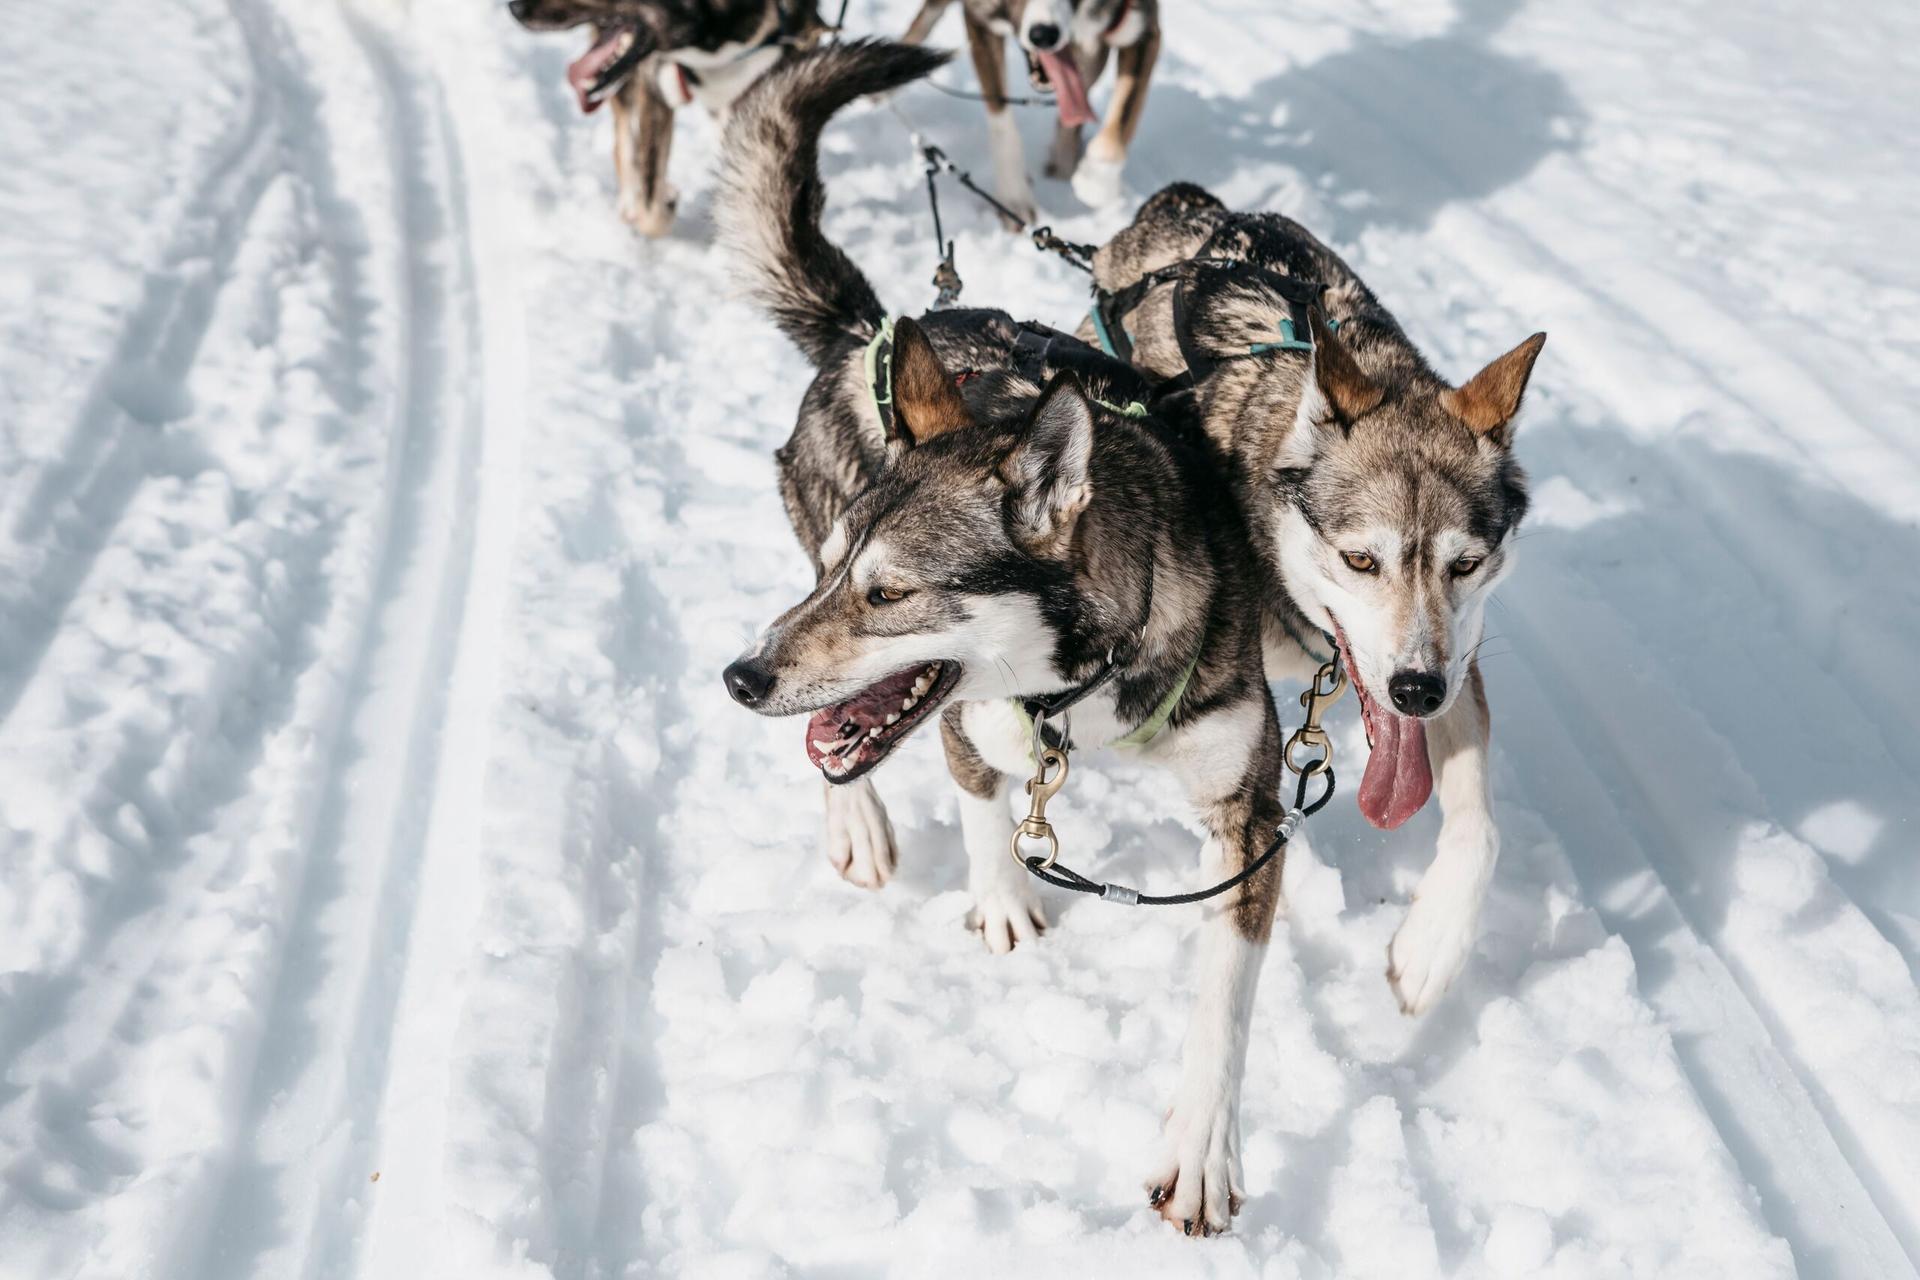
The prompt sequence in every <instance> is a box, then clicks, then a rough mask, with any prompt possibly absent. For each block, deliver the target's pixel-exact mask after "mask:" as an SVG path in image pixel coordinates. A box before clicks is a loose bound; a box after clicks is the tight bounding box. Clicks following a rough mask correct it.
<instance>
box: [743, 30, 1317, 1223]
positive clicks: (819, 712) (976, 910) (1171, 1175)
mask: <svg viewBox="0 0 1920 1280" xmlns="http://www.w3.org/2000/svg"><path fill="white" fill-rule="evenodd" d="M944 56H945V55H940V54H934V53H930V52H926V51H923V50H920V49H916V48H910V47H905V46H900V45H889V44H849V45H845V46H842V47H838V48H833V49H827V50H821V51H818V52H815V53H812V54H809V55H804V56H802V57H800V58H798V59H796V60H795V61H793V62H792V63H790V64H789V65H787V66H784V67H781V68H779V69H776V70H775V71H773V72H772V73H771V74H770V75H769V76H768V77H767V79H766V80H765V81H763V82H762V83H761V84H760V85H757V86H756V87H755V88H754V89H752V90H750V91H749V92H748V93H747V95H746V96H745V97H743V98H742V99H741V101H740V103H739V105H738V107H737V109H736V114H735V116H734V119H733V122H732V124H731V126H730V129H729V138H728V143H727V146H726V148H725V156H726V160H725V170H724V175H723V182H722V195H721V200H720V221H721V226H722V231H723V235H724V236H725V237H726V240H727V241H728V243H729V244H730V246H731V247H732V248H733V249H734V250H735V251H736V252H737V253H738V254H739V256H740V259H741V261H742V262H743V264H744V266H745V268H746V270H747V272H748V275H749V279H750V283H751V286H752V288H753V289H754V291H755V292H756V294H757V295H758V296H759V298H760V299H761V300H762V301H763V302H764V303H765V305H766V306H767V307H768V309H769V310H770V311H771V312H772V314H773V316H774V318H775V320H776V321H777V322H778V323H779V325H780V327H781V328H782V329H783V330H784V331H785V332H786V333H787V335H788V336H789V337H791V338H792V339H793V341H794V342H795V343H796V344H798V345H799V347H800V348H801V349H802V350H803V351H805V352H806V354H807V355H808V356H809V357H810V358H811V359H812V361H813V363H814V364H815V365H816V366H817V367H818V369H819V373H818V374H817V375H816V377H815V378H814V380H813V382H812V383H811V385H810V386H808V388H807V389H806V392H805V394H804V396H803V397H802V399H801V408H800V414H799V420H798V423H797V425H796V426H795V428H794V432H793V436H792V439H791V440H789V441H788V443H787V444H786V445H785V446H784V447H783V448H782V449H780V450H779V452H778V455H777V457H778V462H779V471H780V485H781V491H782V494H783V496H784V498H785V500H786V505H787V510H788V514H789V516H790V517H791V519H792V522H793V527H794V531H795V532H796V533H797V534H798V535H799V538H800V541H801V543H802V545H803V546H804V547H805V548H806V551H807V554H808V555H809V556H810V557H811V559H812V561H813V565H814V569H815V572H816V574H817V583H816V585H815V587H814V589H813V591H812V592H811V593H810V594H809V595H808V596H807V597H806V598H805V599H804V600H802V601H800V602H799V603H798V604H796V605H794V606H793V608H791V609H789V610H787V611H786V612H785V613H784V614H782V615H781V616H780V617H779V618H777V619H776V620H774V622H773V623H772V624H771V625H770V626H768V627H767V628H766V630H765V631H764V632H763V633H762V634H761V635H760V637H759V638H758V640H757V641H756V642H755V643H754V645H753V646H752V647H751V648H750V649H748V650H747V652H746V653H744V654H743V655H742V656H741V657H740V658H739V660H738V661H736V662H734V663H733V664H732V665H730V666H729V667H728V668H727V670H726V676H725V678H726V683H727V687H728V690H729V692H730V693H731V694H732V696H733V697H734V698H735V699H736V700H738V701H739V702H740V703H742V704H743V705H745V706H747V707H750V708H751V709H753V710H754V711H757V712H759V713H761V714H763V715H770V716H806V717H807V724H806V731H805V747H806V752H807V757H808V759H809V760H810V761H811V762H812V764H813V765H814V766H815V767H816V768H818V769H819V770H820V771H821V773H822V774H823V775H824V776H825V779H826V786H825V795H826V808H827V823H826V828H827V852H828V856H829V857H830V859H831V860H832V862H833V864H834V865H835V866H836V867H837V868H839V869H840V871H841V873H842V874H843V875H845V876H846V877H847V878H849V879H851V880H853V881H855V882H856V883H859V884H863V885H867V886H871V887H878V886H879V885H881V884H882V883H884V882H885V881H886V879H887V877H888V875H889V873H890V872H891V870H892V868H893V866H894V861H895V851H894V842H893V836H892V833H891V830H890V828H889V825H888V822H887V817H886V811H885V810H884V809H883V808H882V806H881V802H880V798H879V796H878V795H877V794H876V793H875V791H874V788H873V785H872V782H871V780H870V777H869V775H870V773H871V771H872V770H873V769H874V768H875V767H877V766H878V765H879V764H880V763H881V762H882V761H884V760H885V759H886V758H887V757H888V756H889V755H890V754H891V753H892V752H893V751H894V750H895V749H896V748H897V747H898V746H899V745H900V744H901V742H903V741H905V740H906V738H907V737H908V736H909V735H910V734H912V733H913V732H914V731H915V730H917V729H919V728H920V727H922V726H923V725H926V724H928V723H930V722H931V721H933V720H935V719H938V720H939V723H940V728H941V737H942V740H943V743H944V746H945V749H946V757H947V763H948V766H949V769H950V771H951V773H952V775H953V778H954V781H955V782H956V783H957V784H958V786H959V790H960V810H961V826H962V833H963V839H964V843H965V846H966V851H967V857H968V876H967V881H968V888H969V890H970V891H971V893H972V897H973V921H974V923H975V924H976V926H977V927H978V928H979V929H980V930H981V931H982V932H983V934H984V935H985V939H986V943H987V946H988V947H989V948H990V949H991V950H993V951H996V952H999V951H1007V950H1009V949H1011V948H1013V947H1014V946H1016V945H1018V944H1024V943H1028V942H1030V941H1032V940H1033V939H1034V938H1035V937H1037V935H1038V934H1039V933H1040V931H1041V930H1042V928H1043V927H1044V923H1045V917H1044V916H1043V914H1042V910H1041V905H1040V902H1039V899H1038V898H1037V897H1036V896H1035V894H1034V891H1033V887H1032V881H1031V878H1030V877H1029V875H1028V873H1027V872H1026V870H1025V869H1024V868H1023V867H1022V866H1021V865H1020V864H1018V863H1017V862H1015V861H1014V859H1013V858H1012V856H1011V855H1010V852H1009V843H1010V840H1011V837H1012V834H1013V830H1014V824H1013V820H1012V817H1011V815H1010V813H1009V811H1008V799H1009V791H1010V790H1011V784H1012V782H1013V780H1014V779H1016V778H1019V777H1023V776H1026V775H1028V774H1030V773H1031V772H1032V768H1033V765H1032V756H1031V755H1030V751H1031V749H1032V737H1031V731H1030V729H1029V727H1028V726H1027V725H1026V724H1024V723H1023V721H1022V712H1021V710H1020V704H1019V701H1018V700H1019V699H1021V698H1024V697H1044V696H1047V695H1053V694H1057V693H1060V692H1061V691H1066V690H1073V689H1076V688H1082V687H1084V686H1086V685H1088V684H1090V683H1091V682H1092V681H1093V679H1094V677H1095V676H1096V674H1098V673H1101V672H1103V671H1106V672H1109V673H1110V678H1108V679H1106V680H1105V681H1104V682H1103V683H1101V684H1099V686H1098V688H1097V690H1096V691H1095V692H1093V693H1091V694H1089V695H1088V696H1086V697H1085V698H1084V699H1083V700H1081V701H1080V702H1078V703H1077V705H1075V707H1074V708H1073V710H1072V711H1071V713H1070V716H1069V719H1068V721H1067V731H1068V734H1069V736H1070V739H1071V742H1072V743H1073V744H1074V745H1077V746H1079V747H1081V748H1085V749H1091V748H1093V747H1097V746H1100V745H1103V744H1106V743H1110V742H1114V741H1117V740H1121V739H1126V738H1133V739H1134V740H1135V741H1134V744H1133V745H1132V746H1131V747H1130V749H1133V750H1137V751H1139V752H1140V753H1141V756H1142V757H1143V758H1145V759H1148V760H1151V761H1154V762H1155V763H1158V764H1160V765H1163V766H1164V767H1166V768H1168V769H1171V770H1172V771H1173V772H1174V774H1175V775H1176V776H1177V777H1178V778H1179V779H1180V780H1181V781H1182V783H1183V784H1184V785H1185V787H1186V790H1187V794H1188V796H1189V797H1190V799H1191V801H1192V804H1193V806H1194V808H1195V809H1196V811H1197V812H1198V815H1199V817H1200V818H1201V820H1202V821H1203V822H1204V824H1205V826H1206V828H1207V830H1208V833H1209V835H1208V839H1207V840H1206V842H1205V846H1204V848H1203V850H1202V854H1201V859H1200V861H1201V864H1202V868H1203V872H1202V874H1205V875H1207V876H1209V877H1217V878H1224V877H1225V876H1226V875H1228V874H1230V873H1233V872H1236V871H1238V870H1240V869H1242V868H1244V867H1245V866H1247V865H1248V864H1249V862H1251V861H1252V860H1254V859H1257V858H1258V857H1259V856H1260V855H1261V854H1262V853H1263V852H1264V851H1265V849H1266V847H1267V845H1268V843H1269V841H1270V840H1271V839H1272V836H1273V833H1274V831H1275V828H1276V825H1277V824H1278V823H1279V822H1280V820H1281V817H1282V807H1281V805H1280V803H1279V800H1278V798H1277V795H1276V791H1277V787H1278V780H1279V777H1280V770H1281V763H1280V739H1279V728H1278V725H1277V722H1276V719H1275V714H1274V706H1273V701H1272V697H1271V695H1270V694H1269V692H1268V689H1267V684H1266V681H1265V678H1264V675H1263V671H1262V651H1261V634H1260V627H1261V618H1260V612H1259V606H1258V603H1257V600H1256V599H1255V596H1254V594H1253V590H1254V589H1255V588H1256V587H1257V584H1258V581H1259V575H1258V571H1257V566H1256V564H1255V562H1254V558H1253V551H1252V548H1251V547H1250V546H1249V544H1248V541H1247V536H1246V528H1245V525H1244V523H1243V522H1242V521H1241V519H1240V515H1239V511H1238V509H1237V507H1236V506H1235V504H1234V502H1233V500H1232V495H1231V492H1230V489H1229V486H1228V485H1227V482H1226V480H1225V479H1224V477H1223V475H1222V474H1221V472H1220V470H1219V469H1218V462H1217V459H1215V458H1213V457H1212V456H1211V454H1210V453H1209V452H1208V451H1207V450H1206V449H1205V448H1204V442H1203V441H1200V440H1198V438H1197V437H1182V436H1180V435H1178V434H1176V433H1175V432H1173V431H1170V430H1169V429H1168V428H1166V427H1165V426H1163V425H1162V424H1161V423H1159V422H1158V421H1156V420H1154V419H1152V418H1151V417H1147V416H1143V415H1144V412H1145V411H1144V409H1142V408H1140V407H1138V405H1137V404H1136V403H1135V402H1137V401H1138V400H1139V399H1140V398H1141V397H1143V396H1144V395H1145V394H1146V391H1147V386H1146V383H1145V382H1144V380H1142V379H1141V378H1140V377H1139V375H1138V374H1137V373H1136V372H1135V371H1134V370H1132V369H1131V368H1129V367H1128V366H1127V365H1125V364H1124V363H1122V362H1119V361H1115V360H1112V359H1109V358H1106V357H1103V356H1101V355H1100V354H1099V353H1097V352H1095V351H1093V350H1092V349H1091V348H1089V347H1087V346H1085V345H1084V344H1082V343H1079V342H1077V341H1075V340H1074V339H1072V338H1071V337H1068V336H1067V335H1064V334H1058V333H1054V332H1053V331H1051V330H1046V329H1042V328H1039V327H1037V326H1031V325H1020V324H1016V323H1015V322H1014V321H1013V320H1011V319H1010V318H1009V317H1008V316H1007V315H1006V314H1004V313H1002V312H998V311H984V310H975V311H962V310H949V311H940V312H935V313H931V314H929V315H926V316H924V317H922V318H920V319H919V320H917V321H916V320H913V319H904V318H903V319H901V320H898V321H896V322H893V323H892V324H891V325H890V326H889V324H888V321H887V317H886V313H885V311H884V310H883V309H882V307H881V305H880V302H879V300H878V299H877V298H876V297H875V295H874V292H873V289H872V287H871V286H870V285H869V284H868V282H867V280H866V279H865V277H864V276H862V275H861V274H860V272H859V271H858V270H857V269H856V268H855V267H854V266H853V264H852V263H851V262H850V261H848V259H847V257H846V255H845V254H843V253H842V252H841V251H840V249H839V248H838V247H836V246H834V245H832V244H829V243H828V242H827V241H826V240H825V239H823V237H822V235H821V230H820V210H821V205H822V189H821V182H820V177H819V174H818V143H819V136H820V131H821V129H822V128H823V127H824V125H825V124H826V122H827V120H828V118H829V117H830V116H831V115H832V114H833V112H834V111H836V110H837V109H839V108H840V107H842V106H843V105H845V104H846V103H848V102H849V101H851V100H852V99H854V98H855V97H857V96H860V95H862V94H872V93H879V92H883V91H886V90H889V89H892V88H895V87H897V86H899V85H902V84H905V83H907V82H908V81H910V80H912V79H914V78H916V77H919V76H922V75H924V74H926V73H927V72H928V71H930V70H931V69H933V68H934V67H936V66H938V65H939V64H940V63H941V62H942V61H943V60H944ZM889 335H890V336H889ZM870 353H876V354H873V355H871V356H870ZM1143 728H1145V729H1151V730H1154V732H1151V733H1146V732H1142V730H1143ZM796 745H799V744H796ZM1279 870H1280V868H1279V863H1278V860H1275V861H1274V862H1271V863H1268V864H1267V865H1266V866H1264V867H1263V868H1262V869H1261V870H1260V872H1259V873H1258V874H1256V875H1254V876H1253V877H1252V878H1250V879H1249V880H1248V881H1246V882H1245V883H1244V884H1243V885H1241V886H1240V887H1239V888H1237V889H1235V890H1233V891H1232V892H1230V893H1229V894H1228V895H1226V896H1223V897H1221V898H1219V899H1216V901H1217V902H1218V903H1221V904H1223V905H1221V906H1220V907H1219V908H1218V909H1217V910H1213V911H1211V912H1210V913H1209V916H1208V919H1207V923H1206V924H1205V926H1204V929H1205V934H1204V941H1203V944H1202V946H1201V948H1200V958H1199V965H1198V972H1197V973H1196V974H1195V983H1196V986H1197V995H1198V998H1197V1003H1196V1006H1195V1008H1194V1011H1193V1016H1192V1024H1191V1027H1190V1030H1189V1032H1188V1036H1187V1041H1186V1048H1185V1052H1184V1056H1183V1068H1182V1077H1181V1085H1180V1092H1179V1095H1178V1097H1177V1098H1176V1100H1175V1102H1174V1106H1173V1108H1172V1110H1171V1112H1170V1113H1169V1118H1168V1122H1167V1129H1166V1149H1165V1154H1164V1159H1163V1160H1162V1162H1161V1163H1160V1165H1159V1167H1157V1168H1156V1169H1155V1170H1154V1176H1153V1177H1152V1178H1151V1179H1150V1180H1149V1183H1148V1187H1149V1200H1150V1202H1151V1203H1152V1204H1154V1205H1155V1206H1157V1207H1158V1208H1159V1209H1160V1211H1161V1213H1162V1214H1163V1215H1164V1216H1165V1217H1166V1218H1167V1219H1168V1220H1169V1221H1171V1222H1173V1223H1175V1224H1177V1225H1179V1226H1181V1227H1182V1229H1183V1230H1185V1231H1186V1232H1187V1233H1188V1234H1191V1235H1200V1234H1208V1233H1211V1232H1214V1231H1220V1230H1224V1229H1226V1228H1227V1226H1228V1225H1229V1223H1230V1221H1231V1218H1232V1215H1233V1213H1234V1212H1235V1211H1236V1209H1237V1208H1238V1206H1239V1202H1240V1199H1241V1197H1242V1195H1243V1192H1242V1189H1241V1181H1240V1172H1239V1157H1238V1151H1239V1130H1238V1121H1237V1115H1238V1105H1239V1090H1240V1080H1241V1070H1242V1065H1243V1061H1244V1057H1245V1049H1246V1035H1247V1023H1248V1019H1249V1016H1250V1013H1251V1007H1252V999H1253V990H1254V982H1255V978H1256V976H1257V974H1258V972H1259V968H1260V961H1261V956H1262V955H1263V953H1264V949H1265V943H1266V941H1267V938H1268V935H1269V932H1270V930H1271V928H1272V924H1273V919H1274V913H1275V908H1276V905H1277V900H1278V897H1279V882H1280V877H1279Z"/></svg>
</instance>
